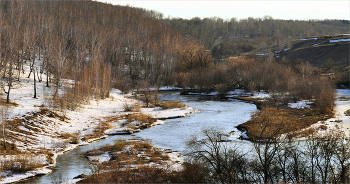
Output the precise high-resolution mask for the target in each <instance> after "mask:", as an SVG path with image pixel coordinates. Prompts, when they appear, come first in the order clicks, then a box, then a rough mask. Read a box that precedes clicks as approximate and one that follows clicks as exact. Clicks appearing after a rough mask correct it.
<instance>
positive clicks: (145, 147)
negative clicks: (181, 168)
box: [86, 140, 169, 170]
mask: <svg viewBox="0 0 350 184" xmlns="http://www.w3.org/2000/svg"><path fill="white" fill-rule="evenodd" d="M105 152H108V153H109V154H110V155H111V158H112V160H111V161H109V162H103V163H101V164H99V165H98V168H99V169H101V170H104V169H106V170H111V169H117V168H121V167H125V165H135V164H136V165H143V164H146V163H149V162H154V163H160V164H162V163H163V162H164V161H166V160H169V156H168V155H167V154H165V152H162V151H161V150H160V149H158V148H155V147H153V146H152V145H151V141H150V140H134V141H125V140H118V141H116V142H115V144H114V145H107V146H104V147H102V148H100V149H98V150H93V151H90V152H88V153H86V155H87V156H97V155H101V154H103V153H105Z"/></svg>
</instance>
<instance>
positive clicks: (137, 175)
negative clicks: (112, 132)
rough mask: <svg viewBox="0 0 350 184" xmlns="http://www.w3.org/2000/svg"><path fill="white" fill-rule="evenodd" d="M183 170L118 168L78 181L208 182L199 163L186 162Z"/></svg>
mask: <svg viewBox="0 0 350 184" xmlns="http://www.w3.org/2000/svg"><path fill="white" fill-rule="evenodd" d="M184 166H185V168H184V170H182V171H168V170H165V169H160V168H156V167H149V166H142V167H137V168H128V169H126V170H125V169H120V168H119V169H116V170H113V171H106V172H98V173H96V174H94V175H92V176H89V177H87V178H86V179H84V180H82V181H79V182H78V183H206V181H205V177H206V175H207V173H206V172H205V171H204V170H203V169H202V168H200V167H199V166H198V165H194V164H189V163H187V164H185V165H184Z"/></svg>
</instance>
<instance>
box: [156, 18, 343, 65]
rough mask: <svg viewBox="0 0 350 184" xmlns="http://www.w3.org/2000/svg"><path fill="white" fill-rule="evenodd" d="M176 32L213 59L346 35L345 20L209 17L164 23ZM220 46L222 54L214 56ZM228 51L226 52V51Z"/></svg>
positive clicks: (173, 19) (167, 20) (169, 19)
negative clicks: (316, 37)
mask: <svg viewBox="0 0 350 184" xmlns="http://www.w3.org/2000/svg"><path fill="white" fill-rule="evenodd" d="M163 22H165V23H166V24H167V25H170V26H171V27H173V28H174V29H175V30H181V31H182V32H183V34H185V35H186V36H187V37H190V38H194V39H195V40H196V41H197V42H198V43H199V44H201V45H204V47H205V49H208V50H213V56H214V57H215V58H217V57H219V56H220V55H226V56H227V55H231V56H232V55H236V56H238V55H240V54H241V53H245V52H249V51H252V50H254V49H256V48H267V47H268V45H271V44H284V43H286V42H288V41H289V40H292V39H299V38H304V37H310V36H317V35H332V34H342V33H347V32H348V31H349V21H348V20H327V19H326V20H280V19H274V18H272V17H271V16H264V17H263V18H253V17H249V18H245V19H241V20H238V19H237V18H231V19H230V20H228V19H226V20H224V19H222V18H218V17H210V18H204V19H201V18H199V17H195V18H192V19H190V20H188V19H182V18H168V19H163ZM219 44H221V47H224V48H221V49H222V51H221V52H220V53H217V51H216V50H217V49H218V48H217V46H218V45H219ZM226 47H227V48H226Z"/></svg>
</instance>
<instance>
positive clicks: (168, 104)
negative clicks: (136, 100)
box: [159, 101, 186, 109]
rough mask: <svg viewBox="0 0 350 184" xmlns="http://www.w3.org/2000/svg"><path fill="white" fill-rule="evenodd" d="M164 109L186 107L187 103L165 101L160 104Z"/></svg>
mask: <svg viewBox="0 0 350 184" xmlns="http://www.w3.org/2000/svg"><path fill="white" fill-rule="evenodd" d="M159 106H161V107H162V108H163V109H174V108H185V107H186V105H185V104H183V103H181V102H178V101H171V102H169V101H165V102H161V103H160V104H159Z"/></svg>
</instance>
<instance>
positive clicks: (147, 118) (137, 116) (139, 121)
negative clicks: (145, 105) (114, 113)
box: [120, 113, 157, 129]
mask: <svg viewBox="0 0 350 184" xmlns="http://www.w3.org/2000/svg"><path fill="white" fill-rule="evenodd" d="M120 118H124V119H126V124H124V126H128V127H129V128H132V129H137V128H140V129H145V128H148V127H150V126H151V125H152V124H153V123H154V122H156V121H157V120H156V119H155V118H153V117H152V116H151V115H148V114H142V113H131V114H123V115H121V116H120ZM135 121H136V122H135ZM132 122H134V124H133V125H131V123H132Z"/></svg>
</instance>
